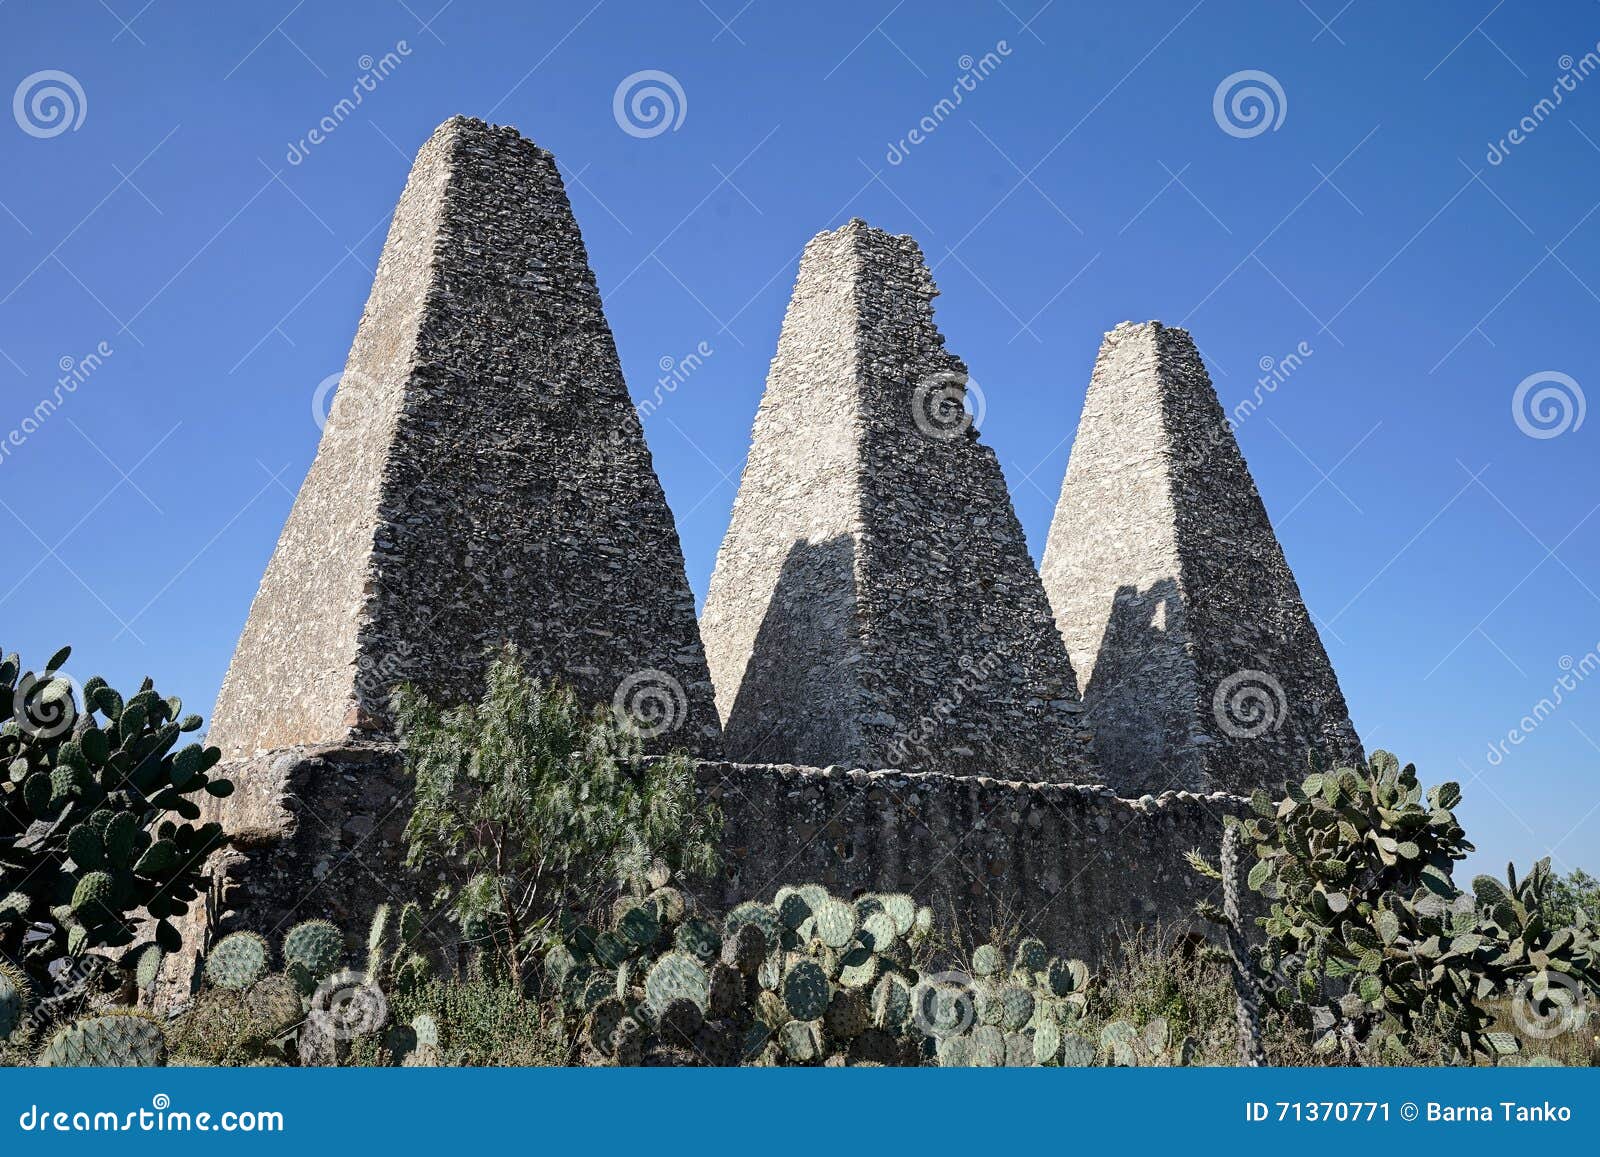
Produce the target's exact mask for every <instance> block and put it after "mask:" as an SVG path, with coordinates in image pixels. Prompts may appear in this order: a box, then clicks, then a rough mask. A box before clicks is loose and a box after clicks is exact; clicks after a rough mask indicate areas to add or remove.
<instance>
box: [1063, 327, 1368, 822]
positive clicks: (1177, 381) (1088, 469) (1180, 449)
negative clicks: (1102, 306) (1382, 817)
mask: <svg viewBox="0 0 1600 1157" xmlns="http://www.w3.org/2000/svg"><path fill="white" fill-rule="evenodd" d="M1041 572H1042V575H1043V578H1044V585H1045V590H1046V591H1047V592H1048V594H1049V597H1050V602H1051V605H1052V607H1053V608H1054V610H1055V616H1056V622H1057V623H1058V624H1059V625H1060V627H1061V634H1062V637H1063V638H1064V639H1065V640H1066V643H1067V648H1068V651H1069V652H1070V653H1071V655H1072V662H1073V665H1074V667H1075V668H1076V670H1077V671H1078V672H1079V674H1080V677H1081V678H1082V679H1083V680H1084V707H1085V710H1086V713H1087V715H1088V718H1089V721H1090V724H1091V725H1092V727H1093V730H1094V742H1095V753H1096V755H1097V756H1098V758H1099V760H1100V765H1101V767H1102V769H1103V770H1104V771H1105V774H1106V778H1107V780H1108V782H1109V783H1110V784H1111V785H1112V786H1113V787H1115V788H1116V789H1117V790H1118V791H1120V792H1121V793H1122V794H1124V795H1134V794H1139V793H1142V792H1151V793H1160V792H1162V791H1164V790H1167V789H1179V790H1184V789H1186V790H1190V791H1213V790H1226V791H1232V792H1240V793H1248V792H1250V791H1251V790H1252V789H1253V788H1256V787H1265V788H1267V789H1268V790H1269V791H1270V790H1276V789H1279V788H1281V787H1282V786H1283V784H1284V782H1285V781H1286V780H1288V779H1291V778H1296V777H1298V776H1300V775H1302V774H1303V773H1304V772H1305V770H1306V766H1307V762H1308V760H1310V759H1312V758H1315V759H1317V760H1319V761H1321V762H1323V763H1324V764H1327V765H1332V764H1336V763H1344V762H1349V761H1351V760H1359V759H1360V758H1361V757H1362V751H1361V742H1360V740H1359V739H1358V738H1357V736H1356V732H1355V728H1354V727H1353V726H1352V725H1351V723H1350V714H1349V710H1348V709H1347V707H1346V706H1345V700H1344V695H1343V694H1342V693H1341V692H1340V690H1339V681H1338V678H1337V677H1336V676H1335V675H1334V672H1333V666H1332V664H1331V663H1330V662H1329V661H1328V654H1327V651H1326V650H1324V649H1323V645H1322V640H1321V638H1320V637H1319V636H1318V634H1317V629H1316V627H1315V626H1314V625H1313V624H1312V621H1311V616H1310V615H1309V614H1308V613H1307V611H1306V607H1305V604H1304V602H1303V601H1302V600H1301V596H1300V588H1299V585H1298V584H1297V583H1296V582H1295V578H1294V575H1293V574H1292V573H1291V572H1290V570H1289V565H1288V563H1287V562H1286V561H1285V560H1284V556H1283V548H1282V547H1281V546H1280V545H1279V543H1278V539H1277V536H1276V535H1275V534H1274V533H1273V530H1272V523H1271V521H1270V520H1269V519H1268V517H1267V511H1266V507H1265V506H1264V505H1263V504H1262V501H1261V496H1260V495H1259V494H1258V493H1257V491H1256V486H1255V482H1254V481H1253V480H1252V479H1251V477H1250V471H1249V468H1248V467H1247V466H1246V465H1245V461H1244V458H1243V457H1242V456H1241V455H1240V453H1239V445H1238V442H1237V441H1236V440H1235V439H1234V436H1233V430H1232V428H1231V427H1230V425H1229V424H1228V419H1227V416H1226V415H1225V414H1224V412H1223V409H1222V406H1221V404H1220V403H1219V402H1218V400H1217V395H1216V392H1215V390H1214V389H1213V388H1212V385H1211V379H1210V377H1209V376H1208V375H1207V374H1206V369H1205V365H1204V364H1203V362H1202V361H1201V358H1200V354H1199V351H1198V350H1197V349H1196V348H1195V345H1194V342H1193V341H1192V340H1191V339H1190V337H1189V335H1188V333H1187V332H1186V331H1184V330H1181V329H1172V328H1168V327H1167V326H1163V325H1162V324H1161V323H1160V322H1148V323H1146V324H1143V325H1134V324H1131V323H1127V322H1125V323H1123V324H1122V325H1119V326H1117V328H1116V329H1114V330H1112V331H1111V332H1110V333H1109V334H1107V335H1106V339H1105V342H1104V344H1103V345H1102V346H1101V347H1100V355H1099V357H1098V359H1097V360H1096V362H1095V367H1094V374H1093V377H1092V378H1091V380H1090V383H1089V393H1088V397H1087V399H1086V400H1085V403H1084V409H1083V418H1082V420H1081V421H1080V423H1079V425H1078V433H1077V437H1076V439H1075V440H1074V442H1073V444H1072V456H1071V460H1070V461H1069V463H1068V465H1067V477H1066V481H1065V483H1064V484H1063V485H1062V488H1061V500H1060V502H1059V504H1058V505H1057V507H1056V512H1055V519H1054V521H1053V523H1052V525H1051V528H1050V539H1049V542H1048V544H1047V545H1046V548H1045V556H1044V565H1043V567H1042V568H1041Z"/></svg>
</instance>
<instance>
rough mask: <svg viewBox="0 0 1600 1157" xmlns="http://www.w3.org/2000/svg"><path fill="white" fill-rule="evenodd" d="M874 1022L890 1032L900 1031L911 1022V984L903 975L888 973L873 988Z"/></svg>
mask: <svg viewBox="0 0 1600 1157" xmlns="http://www.w3.org/2000/svg"><path fill="white" fill-rule="evenodd" d="M872 1023H873V1024H874V1025H876V1026H877V1027H878V1028H881V1029H884V1030H886V1031H888V1032H900V1031H902V1030H903V1029H904V1028H905V1027H906V1025H908V1024H910V1023H911V985H910V984H909V983H907V981H906V979H905V978H904V977H903V976H900V975H898V974H896V973H893V972H891V973H887V974H885V975H884V976H882V977H881V978H879V980H878V983H877V985H876V987H874V988H873V990H872Z"/></svg>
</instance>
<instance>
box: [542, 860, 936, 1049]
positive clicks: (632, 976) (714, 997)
mask: <svg viewBox="0 0 1600 1157" xmlns="http://www.w3.org/2000/svg"><path fill="white" fill-rule="evenodd" d="M643 900H644V904H643V908H644V911H643V912H641V911H640V908H641V904H640V901H639V900H638V899H637V898H629V899H624V900H623V901H622V902H620V903H619V904H617V905H616V907H615V909H614V911H613V916H612V924H613V927H612V928H610V929H588V930H587V931H585V930H583V929H581V927H570V928H568V929H567V934H566V935H564V936H563V939H562V942H561V943H559V944H556V945H554V946H552V947H551V948H550V949H549V950H548V951H547V952H546V954H545V957H544V980H545V984H546V986H547V990H549V991H553V992H555V993H557V994H558V996H559V999H560V1001H561V1004H562V1007H563V1009H564V1010H565V1015H566V1017H567V1018H568V1019H569V1023H570V1024H571V1025H572V1027H573V1031H574V1034H575V1035H576V1036H577V1037H578V1039H580V1040H581V1041H582V1042H583V1045H584V1056H585V1059H586V1060H587V1061H588V1062H589V1063H594V1064H621V1065H626V1064H639V1063H644V1064H702V1065H731V1064H756V1065H767V1064H783V1065H794V1064H805V1065H819V1064H830V1065H833V1064H906V1063H916V1062H917V1061H918V1060H919V1059H920V1056H921V1053H922V1049H923V1045H922V1042H923V1040H924V1039H925V1038H924V1036H923V1034H922V1033H921V1032H920V1031H919V1030H918V1029H917V1027H916V1023H915V1020H914V1017H913V1016H912V1001H911V995H912V990H913V988H914V987H915V985H916V983H917V975H916V973H915V972H914V971H912V970H911V969H910V959H911V951H910V945H911V944H912V943H913V941H914V940H919V939H920V937H922V936H923V935H925V932H924V931H921V930H919V928H920V927H924V926H925V924H922V925H919V913H920V912H921V910H920V909H918V908H917V907H916V906H915V904H913V903H912V902H911V901H910V898H909V897H904V896H897V895H887V896H863V897H860V898H858V899H856V900H854V901H847V900H843V899H839V898H836V897H833V896H830V895H829V894H828V892H827V890H826V889H824V888H822V887H821V886H820V885H815V884H806V885H801V886H799V887H785V888H781V889H779V891H778V893H777V895H776V896H775V897H774V899H773V902H772V903H771V904H766V903H761V902H759V901H750V902H747V903H744V904H740V905H738V906H737V907H735V908H734V909H733V910H732V911H730V912H729V913H728V915H727V916H726V917H725V918H724V919H723V920H722V921H720V923H718V922H713V921H711V920H708V919H706V918H704V917H701V916H698V915H696V914H695V913H694V910H693V907H694V906H693V903H692V901H691V900H690V898H689V897H688V896H687V895H686V894H685V893H684V892H682V891H681V890H679V889H676V888H673V887H672V886H671V885H670V883H669V882H661V883H658V884H656V885H655V886H654V887H653V888H652V891H651V892H650V893H649V894H648V895H647V896H645V897H644V898H643ZM651 917H653V918H654V920H655V921H656V926H655V927H654V929H651V927H650V918H651ZM902 928H905V929H907V930H908V932H909V935H905V934H902V932H901V929H902ZM619 957H620V959H619Z"/></svg>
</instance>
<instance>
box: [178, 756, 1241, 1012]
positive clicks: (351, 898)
mask: <svg viewBox="0 0 1600 1157" xmlns="http://www.w3.org/2000/svg"><path fill="white" fill-rule="evenodd" d="M232 771H233V774H234V775H235V776H236V777H237V778H238V779H239V780H240V781H241V785H242V786H241V788H240V790H241V792H251V793H253V797H254V798H253V799H252V800H251V803H250V806H249V808H248V809H247V812H248V813H249V814H258V815H261V816H262V817H263V820H264V822H263V823H262V824H261V826H260V827H259V828H256V829H249V830H242V831H239V832H236V834H235V838H236V840H237V841H238V847H237V849H236V850H235V851H233V852H232V853H231V854H230V855H229V856H228V858H227V862H226V863H225V864H224V865H222V866H221V870H220V871H219V876H221V877H222V878H223V881H224V882H223V886H222V888H221V891H222V893H223V900H224V903H223V904H222V905H221V907H220V908H219V909H218V910H217V911H215V912H214V913H211V914H210V917H211V919H213V920H215V921H216V926H215V927H214V929H213V932H223V931H231V930H233V929H236V928H248V929H254V930H256V931H259V932H263V933H269V934H271V933H277V934H280V935H281V933H282V932H283V931H284V930H285V929H287V928H288V927H289V926H290V925H292V924H294V923H295V922H297V921H300V920H305V919H309V918H311V917H322V918H325V919H330V920H332V921H334V922H335V923H336V924H339V925H340V926H341V927H344V928H351V929H360V928H362V927H364V926H365V923H366V921H367V920H369V919H370V918H371V914H372V910H373V908H374V907H376V906H377V905H378V904H381V903H393V902H395V901H396V900H398V899H406V898H412V897H417V898H425V897H426V895H427V893H428V890H429V884H428V882H426V881H419V880H418V879H417V878H416V876H415V875H413V874H412V873H410V872H408V871H407V869H406V868H405V866H404V863H403V855H402V850H403V844H402V833H403V831H404V828H405V823H406V819H407V817H408V814H409V812H408V808H407V803H408V795H407V790H406V785H405V777H404V775H403V774H402V772H401V761H400V755H399V752H398V750H397V749H396V748H395V746H394V745H393V744H392V743H389V742H386V741H381V740H379V741H363V742H358V743H347V744H341V745H333V746H323V747H297V748H291V749H289V750H286V751H280V752H274V753H272V754H270V755H266V756H261V757H259V758H257V759H254V760H251V761H248V762H246V763H244V764H242V765H237V766H235V767H234V768H233V769H232ZM699 777H700V784H701V787H702V789H703V790H704V792H705V793H706V795H707V796H708V797H709V798H712V799H715V800H716V801H717V803H718V805H719V806H720V807H721V808H722V811H723V813H724V815H725V817H726V828H725V830H724V837H723V859H724V864H723V872H722V874H721V875H720V876H719V877H718V878H717V879H715V880H713V881H710V882H706V883H699V884H696V885H694V886H693V888H692V890H693V891H695V892H696V893H697V896H698V898H699V899H700V900H701V901H702V902H703V903H704V904H705V905H706V907H707V908H708V910H710V911H713V912H717V911H726V910H728V909H729V908H731V907H732V906H733V905H734V904H737V903H740V902H742V901H744V900H747V899H750V898H751V897H762V898H766V899H771V897H772V894H773V892H774V891H775V890H776V888H777V887H778V885H780V884H784V883H790V884H793V883H799V882H804V881H812V880H815V881H820V882H822V883H825V884H826V885H828V887H829V888H831V889H833V890H834V891H836V892H839V893H842V894H846V895H849V894H852V893H855V892H859V891H863V890H870V891H904V892H909V893H911V894H913V895H915V896H917V897H918V899H919V900H921V901H923V902H925V903H929V904H932V905H933V906H934V907H935V909H936V910H937V911H938V913H939V915H940V919H941V921H948V922H950V923H952V924H953V925H954V926H956V927H959V928H960V929H961V930H962V931H963V933H964V934H965V935H967V936H969V937H972V936H976V937H978V938H983V937H987V936H988V935H989V931H990V929H991V928H993V927H996V926H1002V927H1021V928H1024V929H1026V930H1027V931H1028V933H1029V934H1031V935H1036V936H1040V937H1042V938H1044V939H1045V940H1046V941H1047V942H1048V943H1049V944H1050V946H1051V948H1052V950H1053V951H1057V952H1062V953H1065V954H1068V955H1071V956H1079V957H1082V958H1083V959H1086V960H1088V961H1090V962H1094V961H1096V960H1097V959H1098V958H1099V957H1100V955H1101V953H1102V952H1103V951H1105V950H1106V948H1107V947H1108V945H1109V944H1110V943H1111V940H1112V938H1113V937H1114V936H1115V935H1117V934H1119V933H1121V932H1122V931H1123V930H1124V929H1126V928H1129V927H1141V926H1151V925H1155V924H1158V923H1159V924H1160V925H1162V927H1163V928H1164V930H1165V931H1166V932H1167V933H1169V934H1177V933H1181V932H1183V931H1184V930H1185V929H1191V930H1193V931H1196V932H1198V933H1200V934H1209V931H1210V930H1209V928H1207V927H1206V926H1204V925H1202V924H1198V923H1191V920H1190V917H1191V916H1192V914H1193V912H1194V908H1195V905H1196V903H1198V902H1199V901H1201V900H1204V899H1211V900H1215V899H1216V898H1217V896H1216V894H1215V889H1214V887H1213V885H1212V883H1211V881H1209V880H1207V879H1205V878H1204V877H1202V876H1200V875H1199V874H1198V873H1196V872H1194V871H1193V870H1192V869H1190V868H1189V867H1188V865H1187V864H1186V863H1185V862H1184V853H1185V852H1187V851H1188V850H1190V849H1191V848H1196V847H1199V848H1213V847H1215V846H1216V845H1217V843H1218V841H1219V840H1220V839H1221V834H1222V817H1223V816H1224V815H1226V814H1230V813H1232V814H1239V813H1240V812H1242V810H1243V809H1244V808H1245V807H1246V806H1247V805H1246V804H1245V802H1244V801H1243V800H1241V799H1239V798H1237V797H1235V796H1229V795H1225V794H1222V793H1214V794H1211V795H1204V796H1202V795H1194V794H1190V793H1186V792H1168V793H1165V794H1163V795H1161V796H1159V797H1144V798H1142V799H1138V800H1131V799H1119V798H1118V797H1117V795H1116V793H1115V792H1113V791H1112V790H1111V789H1110V788H1108V787H1094V786H1085V785H1076V784H1041V783H1018V782H1015V781H1008V780H1001V779H991V778H989V777H986V776H950V775H939V774H922V773H914V772H896V771H862V770H852V771H846V770H845V769H843V768H838V767H830V768H815V767H795V766H788V765H780V766H772V765H758V764H736V763H720V762H714V761H703V762H701V763H700V765H699ZM302 795H312V796H314V797H315V798H317V799H318V800H320V801H321V803H320V806H319V807H318V808H317V809H315V810H310V811H305V810H301V811H297V812H293V813H291V812H290V811H289V810H287V809H285V807H284V803H283V801H285V800H292V799H294V798H296V797H297V796H302ZM197 907H198V906H197ZM206 922H207V914H206V913H200V912H197V913H196V914H195V916H194V917H193V918H192V919H191V920H190V923H189V925H188V927H187V928H186V929H185V936H186V940H187V941H188V943H189V944H191V945H192V944H197V943H198V942H199V941H200V939H201V938H202V937H203V936H204V935H205V926H206ZM428 934H429V936H430V937H431V938H432V939H433V940H434V942H435V946H436V947H437V948H440V949H442V950H444V951H445V953H446V958H449V954H450V951H451V948H452V944H451V936H452V929H451V926H450V924H449V922H448V921H446V920H443V919H439V920H435V921H433V922H431V923H430V925H429V933H428ZM193 966H194V957H193V951H192V949H191V950H190V951H189V952H188V953H185V954H176V955H175V956H174V958H173V961H172V965H171V970H170V972H169V979H170V981H171V982H172V983H171V989H172V991H173V992H175V993H181V992H187V991H188V985H189V984H190V982H191V979H192V976H191V973H192V970H193Z"/></svg>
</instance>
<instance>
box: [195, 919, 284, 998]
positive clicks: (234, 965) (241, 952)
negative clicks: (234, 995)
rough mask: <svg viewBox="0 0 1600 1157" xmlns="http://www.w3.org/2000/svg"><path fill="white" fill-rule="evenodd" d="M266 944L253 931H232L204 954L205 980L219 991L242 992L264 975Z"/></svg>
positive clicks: (267, 963)
mask: <svg viewBox="0 0 1600 1157" xmlns="http://www.w3.org/2000/svg"><path fill="white" fill-rule="evenodd" d="M268 954H269V953H268V948H267V942H266V940H265V939H263V938H262V937H260V936H257V935H256V934H255V933H254V932H233V933H230V934H229V935H227V936H224V937H223V938H222V939H221V940H219V941H217V942H216V943H215V944H213V945H212V946H211V951H210V952H208V953H206V964H205V976H206V980H208V981H209V982H210V983H212V984H214V985H216V986H217V987H218V988H231V989H234V990H235V991H238V992H242V991H244V990H245V989H247V988H249V987H250V986H251V985H252V984H254V983H255V982H256V981H258V980H260V979H261V978H262V977H263V976H265V975H266V974H267V969H268V966H269V965H270V963H271V962H270V960H269V959H268Z"/></svg>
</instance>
